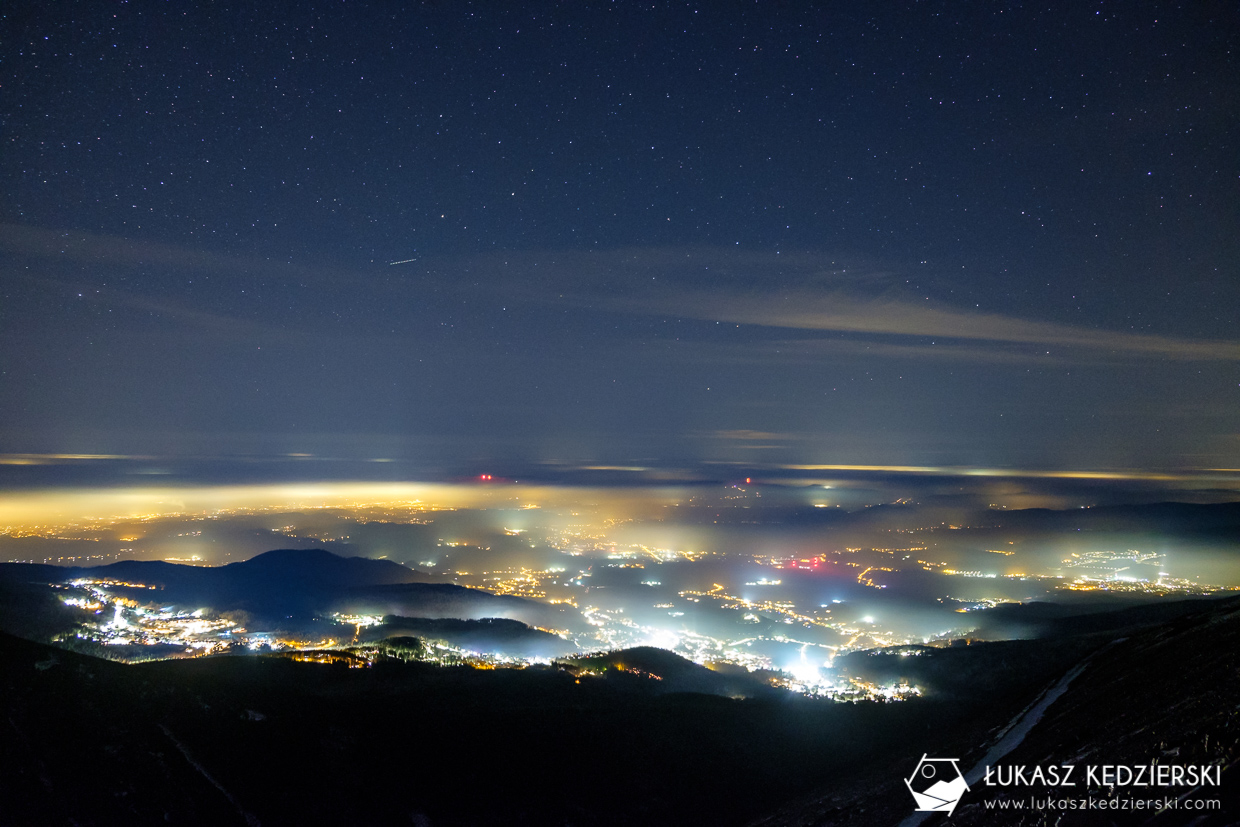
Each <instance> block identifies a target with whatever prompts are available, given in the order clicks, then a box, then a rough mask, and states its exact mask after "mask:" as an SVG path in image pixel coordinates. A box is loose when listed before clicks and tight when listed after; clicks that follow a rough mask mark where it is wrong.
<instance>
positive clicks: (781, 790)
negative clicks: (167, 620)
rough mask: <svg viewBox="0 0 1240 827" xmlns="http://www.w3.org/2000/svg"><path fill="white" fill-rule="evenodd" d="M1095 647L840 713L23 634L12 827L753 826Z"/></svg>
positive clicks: (7, 645)
mask: <svg viewBox="0 0 1240 827" xmlns="http://www.w3.org/2000/svg"><path fill="white" fill-rule="evenodd" d="M971 648H976V647H971ZM1078 649H1079V647H1078V646H1077V645H1076V644H1075V643H1073V644H1071V645H1060V646H1056V647H1043V652H1042V655H1041V656H1040V657H1032V656H1031V657H1028V658H1024V659H1021V660H1020V661H1019V662H1014V663H1011V664H1009V667H1010V668H1009V669H1008V671H1007V677H1006V679H1004V680H1003V681H1000V682H998V683H996V684H995V685H994V686H992V687H991V688H990V689H988V690H986V691H980V692H978V693H977V695H976V697H974V698H973V700H972V702H971V703H969V704H961V703H958V702H957V701H956V700H954V699H949V698H944V699H941V700H935V699H933V698H930V699H926V700H922V701H919V702H916V703H902V704H835V703H831V702H826V701H810V700H807V699H800V698H796V697H793V696H788V697H784V698H782V699H779V700H773V699H747V700H736V699H731V698H725V697H719V696H717V695H706V694H696V693H688V692H659V691H656V690H658V689H659V688H660V685H661V684H662V683H663V682H662V681H658V680H653V679H651V678H649V677H645V676H639V677H638V678H636V679H635V678H634V676H633V675H632V674H631V673H627V672H626V673H617V674H616V675H615V676H614V677H613V676H610V675H604V676H601V677H589V676H579V677H575V676H574V674H573V672H572V670H571V669H567V668H565V669H556V668H551V667H547V668H543V669H526V670H475V669H472V668H468V667H453V668H445V667H438V666H432V665H427V664H423V663H416V662H412V663H403V662H400V661H396V660H393V661H387V662H380V663H378V664H376V665H375V666H374V667H372V668H367V669H350V668H347V666H346V665H345V664H344V663H343V662H340V663H337V664H334V665H324V664H316V663H301V662H294V661H292V660H290V659H288V658H282V657H270V656H268V657H259V656H232V657H216V658H206V659H198V660H179V661H162V662H153V663H145V664H135V665H126V664H119V663H113V662H109V661H104V660H99V659H96V658H93V657H90V656H86V655H82V654H78V653H73V652H67V651H64V650H59V649H54V648H52V647H49V646H45V645H42V644H38V643H32V642H29V641H26V640H22V639H19V638H15V637H12V636H8V635H4V636H0V676H2V677H0V707H2V709H3V715H4V717H3V719H0V727H2V728H3V731H4V733H5V734H4V743H5V749H4V750H3V751H0V808H2V809H0V823H3V824H6V825H8V824H40V825H43V824H79V825H86V824H154V823H159V824H213V825H214V824H246V823H248V824H266V825H283V824H288V825H293V824H296V825H305V824H431V825H451V824H479V825H492V824H494V825H499V824H504V825H510V824H531V825H533V824H537V825H545V824H582V825H611V824H669V825H672V824H675V825H680V824H721V825H728V824H744V823H745V822H747V821H750V820H751V819H753V818H755V817H758V816H760V815H761V814H762V813H764V812H768V811H770V810H772V809H774V808H776V807H778V806H780V804H781V803H783V802H787V801H788V800H791V799H793V798H794V797H796V796H800V795H804V794H806V793H808V792H809V791H811V790H812V789H814V788H816V787H818V786H820V785H821V784H823V782H824V781H825V780H829V779H832V778H834V777H839V776H841V775H843V774H850V775H851V774H855V773H856V772H857V770H858V768H865V767H876V766H885V765H886V763H887V762H888V761H889V760H890V756H892V755H893V754H903V751H905V747H906V745H907V743H908V738H909V736H910V734H911V733H917V734H921V733H924V734H925V736H924V737H925V739H926V740H927V742H928V743H931V744H933V743H937V742H938V741H939V740H940V739H941V735H942V733H943V732H944V731H947V730H950V731H954V732H957V733H974V735H975V737H976V738H977V739H978V740H981V739H982V738H983V737H984V736H985V734H986V730H987V729H988V728H989V724H988V722H991V721H997V720H1002V719H1005V718H1006V717H1008V716H1009V715H1011V714H1012V713H1013V712H1014V711H1015V710H1016V709H1019V707H1020V706H1021V705H1022V704H1024V703H1027V702H1028V700H1029V698H1030V697H1031V695H1032V693H1033V692H1035V691H1036V689H1037V688H1038V687H1040V686H1041V685H1042V684H1044V683H1045V682H1046V681H1047V680H1051V679H1053V677H1054V676H1055V675H1057V674H1058V673H1059V672H1061V671H1062V670H1063V669H1064V668H1066V665H1067V664H1068V663H1070V662H1072V661H1073V660H1075V659H1076V658H1077V657H1078V656H1079V654H1080V652H1079V651H1078ZM978 654H979V656H980V655H983V654H984V652H983V651H982V650H981V649H979V651H978ZM647 687H649V688H650V689H649V690H648V689H647ZM945 727H946V730H945Z"/></svg>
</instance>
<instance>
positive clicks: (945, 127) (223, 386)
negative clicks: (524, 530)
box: [0, 0, 1240, 473]
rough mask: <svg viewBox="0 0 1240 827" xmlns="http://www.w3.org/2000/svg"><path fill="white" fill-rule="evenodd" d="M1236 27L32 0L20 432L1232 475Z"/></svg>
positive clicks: (460, 463)
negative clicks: (1210, 471) (1224, 470)
mask: <svg viewBox="0 0 1240 827" xmlns="http://www.w3.org/2000/svg"><path fill="white" fill-rule="evenodd" d="M1238 50H1240V12H1238V11H1237V7H1236V6H1235V5H1234V4H1233V3H1225V2H1186V3H1183V4H1173V3H1140V2H1124V3H1110V2H1107V3H1098V2H1062V3H1049V4H1048V3H1042V4H1037V5H1032V4H1029V5H1022V4H1002V3H977V4H955V3H932V2H927V3H912V4H870V3H837V4H832V3H823V4H812V7H811V4H809V3H793V2H770V3H767V2H762V3H753V2H744V3H742V2H720V3H703V4H698V5H694V4H690V5H685V4H672V3H666V4H664V3H656V4H651V3H646V4H637V3H602V2H592V3H566V4H563V5H552V4H537V3H473V4H469V3H463V2H439V3H426V4H422V5H417V4H398V3H375V4H368V3H360V2H359V3H355V2H335V3H330V4H319V3H306V4H278V3H267V4H262V3H260V4H247V5H245V6H236V7H233V6H229V5H228V4H224V3H155V2H130V3H120V2H117V3H99V2H69V1H68V0H66V1H65V2H57V3H51V4H41V3H38V4H37V3H33V2H25V1H24V0H18V2H15V3H12V4H9V5H7V6H6V8H5V11H4V12H3V17H2V29H0V111H2V121H0V123H2V125H3V130H2V141H3V143H2V145H0V146H2V147H3V148H2V150H0V181H2V183H0V187H2V189H0V192H2V193H3V198H0V452H3V453H7V454H10V455H11V454H38V453H84V454H138V455H143V456H148V457H166V456H172V457H187V456H194V457H224V458H228V457H234V458H235V457H248V458H262V457H268V456H278V455H282V454H311V455H314V456H316V457H331V458H345V459H352V460H368V459H391V460H396V461H397V463H396V467H397V468H401V469H405V470H408V469H416V468H419V467H435V468H458V467H460V468H467V467H470V468H475V469H476V468H478V467H486V468H491V467H494V468H495V469H496V471H497V472H498V473H514V471H513V469H522V468H530V467H538V466H539V465H540V464H551V465H552V466H554V465H557V464H560V465H566V466H569V465H617V466H631V465H639V466H649V465H656V466H657V465H659V464H676V463H679V464H682V465H683V464H701V463H712V462H734V463H742V464H745V465H753V466H755V467H757V466H759V465H761V464H778V463H786V464H797V463H804V464H809V463H838V464H847V463H865V464H878V465H884V464H887V465H890V464H912V465H934V466H956V465H968V466H986V467H1014V468H1042V469H1106V468H1128V469H1134V468H1135V469H1184V468H1188V469H1203V468H1205V469H1208V468H1220V467H1224V468H1235V467H1238V466H1240V334H1238V333H1237V326H1236V325H1237V320H1238V316H1240V55H1238ZM375 467H376V468H378V467H379V466H378V465H376V466H375ZM402 473H403V471H402ZM411 473H412V472H411Z"/></svg>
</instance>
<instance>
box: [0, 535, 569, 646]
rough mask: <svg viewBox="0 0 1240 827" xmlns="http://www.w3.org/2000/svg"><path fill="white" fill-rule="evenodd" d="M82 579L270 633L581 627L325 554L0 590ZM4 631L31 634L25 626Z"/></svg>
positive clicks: (85, 572) (153, 565) (531, 606)
mask: <svg viewBox="0 0 1240 827" xmlns="http://www.w3.org/2000/svg"><path fill="white" fill-rule="evenodd" d="M79 577H91V578H99V579H104V578H106V579H111V580H117V581H121V582H127V583H134V584H141V585H143V586H156V587H157V588H156V589H155V590H151V589H148V588H126V587H123V586H116V587H114V589H113V590H114V591H117V592H118V593H121V594H126V595H128V596H130V597H132V598H134V599H135V600H138V601H139V602H140V603H148V602H156V603H161V604H163V605H178V606H182V607H194V608H211V609H214V610H216V611H236V610H241V611H245V612H247V613H248V614H249V615H250V617H251V618H252V619H253V621H254V622H255V623H258V624H260V625H267V626H273V625H275V626H281V627H288V626H290V625H294V626H295V625H297V624H298V623H304V622H308V621H309V620H310V619H311V618H313V617H314V616H315V615H319V614H327V613H330V612H334V611H338V612H342V613H360V614H377V615H389V614H394V615H402V616H411V617H427V618H461V619H481V618H486V617H500V618H509V619H513V620H519V621H521V622H523V623H526V624H528V625H531V626H545V627H550V628H560V629H564V628H574V629H575V628H577V627H578V626H579V625H580V624H579V617H578V616H577V615H576V613H575V612H570V611H568V610H566V609H564V608H562V607H555V606H548V605H545V604H541V603H537V602H535V601H531V600H526V599H524V598H520V597H514V596H511V595H493V594H490V593H489V592H485V591H481V590H479V589H469V588H465V587H463V586H457V585H454V584H450V583H426V582H422V581H425V580H426V579H427V575H425V574H423V573H421V572H417V571H414V570H413V569H409V568H407V567H405V566H403V565H401V564H399V563H395V562H392V561H390V560H373V559H370V558H366V557H340V556H338V555H335V554H332V553H331V552H329V551H326V550H323V549H281V550H277V551H269V552H266V553H264V554H260V555H258V556H256V557H254V558H251V559H249V560H245V561H242V562H237V563H230V564H228V565H226V566H220V567H207V566H190V565H182V564H176V563H167V562H163V561H144V560H125V561H122V562H119V563H112V564H110V565H106V566H94V567H72V568H70V567H65V568H61V567H57V566H31V565H19V564H6V565H5V566H4V567H3V568H2V569H0V583H32V584H34V583H42V584H46V583H49V582H68V581H70V580H73V579H76V578H79ZM14 588H16V587H14ZM3 628H6V629H8V630H9V631H13V632H16V633H18V634H23V635H26V634H28V633H27V632H26V631H24V630H23V629H22V628H20V626H16V627H15V626H5V627H3ZM30 636H32V637H38V635H30Z"/></svg>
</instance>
